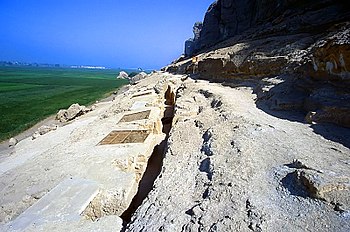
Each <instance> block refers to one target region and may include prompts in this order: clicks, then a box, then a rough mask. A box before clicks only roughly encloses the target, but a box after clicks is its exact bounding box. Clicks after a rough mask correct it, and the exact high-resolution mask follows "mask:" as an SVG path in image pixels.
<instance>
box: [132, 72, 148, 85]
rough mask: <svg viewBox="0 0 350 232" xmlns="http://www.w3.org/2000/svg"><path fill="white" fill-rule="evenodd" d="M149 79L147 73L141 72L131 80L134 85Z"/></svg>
mask: <svg viewBox="0 0 350 232" xmlns="http://www.w3.org/2000/svg"><path fill="white" fill-rule="evenodd" d="M146 77H147V73H145V72H140V73H139V74H137V75H135V76H134V77H132V78H131V81H130V83H131V84H132V85H134V84H136V83H137V82H139V81H140V80H142V79H145V78H146Z"/></svg>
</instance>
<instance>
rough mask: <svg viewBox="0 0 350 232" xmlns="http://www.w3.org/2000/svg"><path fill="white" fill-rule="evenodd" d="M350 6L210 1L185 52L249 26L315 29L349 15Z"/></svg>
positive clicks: (296, 0) (326, 1) (294, 0)
mask: <svg viewBox="0 0 350 232" xmlns="http://www.w3.org/2000/svg"><path fill="white" fill-rule="evenodd" d="M348 7H349V6H348V3H345V1H334V0H333V1H332V0H323V1H311V0H307V1H300V0H248V1H242V0H218V1H215V2H214V3H213V4H211V5H210V7H209V9H208V11H207V12H206V14H205V17H204V21H203V26H202V27H201V29H200V31H198V27H197V25H198V24H197V23H196V24H195V25H194V32H195V33H194V34H195V36H194V38H193V39H191V40H190V42H189V41H186V51H185V55H187V56H191V55H193V54H195V53H196V52H199V51H200V50H201V49H203V48H208V47H211V46H213V45H215V44H217V43H218V42H220V41H223V40H226V39H228V38H231V37H234V36H237V35H241V34H242V33H243V32H245V31H247V30H249V29H257V28H258V27H259V28H258V30H261V29H262V28H265V29H267V30H268V29H269V28H271V27H273V26H275V25H278V24H281V22H282V24H281V27H277V28H274V31H273V32H274V33H277V32H279V33H284V34H291V33H297V32H302V31H305V30H314V29H317V28H315V26H321V25H327V24H328V23H331V22H335V21H341V20H343V19H344V18H346V15H347V13H348ZM290 19H292V20H290ZM283 22H287V25H283ZM195 28H196V30H195ZM198 32H199V33H198ZM198 34H199V36H198Z"/></svg>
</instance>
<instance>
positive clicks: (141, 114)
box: [119, 110, 151, 123]
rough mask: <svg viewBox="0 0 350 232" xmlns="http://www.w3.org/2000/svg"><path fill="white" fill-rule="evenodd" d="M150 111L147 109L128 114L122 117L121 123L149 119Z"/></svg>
mask: <svg viewBox="0 0 350 232" xmlns="http://www.w3.org/2000/svg"><path fill="white" fill-rule="evenodd" d="M150 113H151V111H150V110H146V111H141V112H137V113H132V114H126V115H124V116H123V117H122V118H121V119H120V121H119V123H120V122H132V121H137V120H143V119H148V117H149V115H150Z"/></svg>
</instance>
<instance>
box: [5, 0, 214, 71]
mask: <svg viewBox="0 0 350 232" xmlns="http://www.w3.org/2000/svg"><path fill="white" fill-rule="evenodd" d="M212 2H213V0H176V1H174V0H172V1H171V0H159V1H152V0H138V1H132V0H0V20H1V26H0V60H9V61H10V60H11V61H21V62H39V63H59V64H77V65H83V64H85V65H103V66H108V67H114V68H118V67H121V68H133V67H142V68H149V69H159V68H161V67H163V66H165V65H166V64H168V63H170V62H171V61H172V60H174V59H176V58H177V57H178V56H179V55H181V54H182V52H183V46H184V41H185V40H186V39H187V38H189V37H191V36H192V26H193V24H194V22H196V21H202V20H203V17H204V13H205V11H206V10H207V8H208V7H209V5H210V4H211V3H212Z"/></svg>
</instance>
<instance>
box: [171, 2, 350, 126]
mask: <svg viewBox="0 0 350 232" xmlns="http://www.w3.org/2000/svg"><path fill="white" fill-rule="evenodd" d="M196 33H197V34H196V36H195V39H193V41H192V42H193V43H192V45H191V46H192V47H191V49H187V50H186V52H185V53H186V55H187V59H180V60H178V61H177V62H174V63H172V64H171V65H169V66H167V67H166V68H165V69H164V70H166V71H169V72H172V73H179V74H191V75H193V76H195V77H196V78H201V79H207V80H211V81H219V82H234V83H236V84H240V83H243V82H245V81H247V80H253V82H254V85H256V88H255V91H256V92H257V94H258V98H257V101H256V102H257V104H258V105H259V104H260V102H261V101H266V102H267V105H269V109H268V110H274V111H276V110H277V111H279V110H297V111H301V112H303V114H304V116H305V117H306V121H307V122H309V123H335V124H338V125H341V126H345V127H349V122H350V116H349V115H350V114H349V113H350V105H349V96H350V90H349V88H347V86H349V84H350V78H349V77H350V60H349V59H350V38H349V34H350V7H349V4H348V3H345V2H343V1H334V0H333V1H331V0H324V1H284V0H276V1H272V0H271V1H262V0H254V1H253V0H250V1H239V0H218V1H216V2H214V3H213V4H212V5H211V6H210V7H209V9H208V11H207V13H206V15H205V19H204V22H203V25H202V29H201V30H200V32H199V36H198V31H197V32H196ZM191 52H192V53H191ZM191 56H192V57H191ZM250 85H252V84H250Z"/></svg>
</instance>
